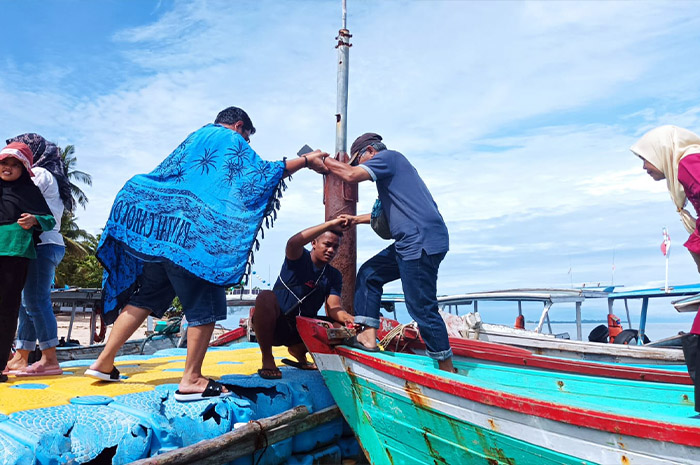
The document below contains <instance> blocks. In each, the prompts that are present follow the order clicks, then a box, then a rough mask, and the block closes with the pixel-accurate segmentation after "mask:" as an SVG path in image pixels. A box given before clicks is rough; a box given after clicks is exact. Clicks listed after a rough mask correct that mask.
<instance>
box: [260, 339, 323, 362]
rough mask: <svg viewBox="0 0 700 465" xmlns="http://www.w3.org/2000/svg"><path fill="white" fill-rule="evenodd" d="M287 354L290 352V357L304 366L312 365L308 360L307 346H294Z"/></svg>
mask: <svg viewBox="0 0 700 465" xmlns="http://www.w3.org/2000/svg"><path fill="white" fill-rule="evenodd" d="M287 352H289V355H291V356H292V357H294V358H295V359H297V361H298V362H299V363H300V364H302V365H308V364H309V363H311V362H309V361H308V360H307V358H306V354H307V353H308V351H307V350H306V346H305V345H304V344H298V345H293V346H291V347H289V348H288V349H287ZM263 367H264V365H263Z"/></svg>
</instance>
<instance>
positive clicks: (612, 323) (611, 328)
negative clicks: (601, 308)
mask: <svg viewBox="0 0 700 465" xmlns="http://www.w3.org/2000/svg"><path fill="white" fill-rule="evenodd" d="M608 332H609V335H610V340H609V342H610V344H612V343H614V342H615V336H617V335H618V334H620V333H621V332H622V325H621V324H620V319H619V318H618V317H616V316H615V315H614V314H612V313H609V314H608Z"/></svg>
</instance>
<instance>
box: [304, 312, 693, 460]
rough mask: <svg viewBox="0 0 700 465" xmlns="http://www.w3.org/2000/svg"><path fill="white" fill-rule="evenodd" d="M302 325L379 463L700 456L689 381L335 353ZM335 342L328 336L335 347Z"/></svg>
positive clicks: (319, 333) (337, 349) (308, 324)
mask: <svg viewBox="0 0 700 465" xmlns="http://www.w3.org/2000/svg"><path fill="white" fill-rule="evenodd" d="M302 320H305V319H301V318H300V319H299V320H298V322H297V326H298V327H299V330H300V334H301V335H302V338H303V339H304V342H305V343H306V345H307V347H308V348H309V350H310V351H311V352H312V354H313V356H314V360H315V361H316V363H317V365H318V366H319V369H320V370H321V373H322V375H323V377H324V379H325V381H326V384H327V386H328V387H329V389H330V391H331V393H332V394H333V396H334V398H335V400H336V402H337V404H338V406H339V407H340V409H341V411H342V412H343V415H344V416H345V418H346V420H347V421H348V423H349V424H350V426H351V427H352V428H353V430H354V431H355V434H356V436H357V437H358V438H359V440H360V442H361V444H362V446H363V448H364V449H365V452H366V454H367V456H368V457H369V458H370V460H371V462H372V463H373V464H381V465H384V464H387V465H388V464H395V463H404V464H424V463H450V464H451V463H470V464H472V463H473V464H481V463H483V464H496V463H502V464H569V463H571V464H574V463H575V464H592V463H601V464H613V463H617V464H671V463H676V464H687V463H694V461H696V460H697V457H698V456H700V455H699V454H700V420H698V419H694V418H690V417H692V416H694V414H695V412H694V411H693V405H692V401H691V400H690V399H692V388H691V387H690V386H678V385H666V384H654V383H641V382H637V381H627V380H606V379H605V378H595V377H584V376H578V375H572V374H565V373H554V374H553V373H551V372H547V371H536V370H529V369H524V368H516V367H508V366H498V365H494V364H488V363H483V362H479V363H466V362H457V363H456V365H457V367H458V369H459V373H458V374H451V373H445V372H441V371H438V370H437V369H436V368H435V366H434V365H435V363H434V362H433V361H431V360H429V359H427V358H426V357H421V356H416V355H407V354H398V353H392V352H382V353H371V354H370V353H367V352H362V351H358V350H355V349H351V348H348V347H344V346H331V345H330V342H331V341H330V340H329V339H328V338H327V337H325V334H324V332H323V330H319V329H318V328H320V326H319V325H318V324H317V323H313V322H312V320H306V321H302ZM324 339H325V340H324Z"/></svg>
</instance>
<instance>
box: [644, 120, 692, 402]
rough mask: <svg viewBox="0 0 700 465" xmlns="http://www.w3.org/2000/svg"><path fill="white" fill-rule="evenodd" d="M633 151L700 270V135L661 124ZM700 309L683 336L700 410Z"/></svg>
mask: <svg viewBox="0 0 700 465" xmlns="http://www.w3.org/2000/svg"><path fill="white" fill-rule="evenodd" d="M630 150H632V153H634V154H635V155H637V156H638V157H639V158H641V159H642V160H643V161H644V165H643V168H644V170H646V172H647V173H648V174H649V176H651V177H652V179H654V180H655V181H661V180H663V179H665V180H666V186H667V187H668V191H669V193H670V194H671V199H672V200H673V203H674V204H675V205H676V210H677V211H678V213H679V215H680V216H681V221H682V222H683V225H684V226H685V228H686V230H688V232H689V233H690V237H688V240H687V241H686V243H685V244H684V245H685V247H686V248H687V249H688V251H689V252H690V255H691V256H692V257H693V260H695V264H696V265H697V266H698V272H700V233H698V229H699V226H700V224H699V223H698V220H696V219H695V217H693V215H692V214H691V213H690V212H689V211H688V210H686V205H687V203H688V202H690V203H691V205H692V206H693V208H694V209H695V214H696V216H698V213H699V212H700V136H698V135H697V134H695V133H693V132H691V131H688V130H687V129H683V128H679V127H676V126H660V127H658V128H655V129H652V130H651V131H649V132H647V133H646V134H644V135H643V136H642V138H641V139H639V140H638V141H637V142H636V143H635V144H634V145H633V146H632V147H630ZM699 340H700V312H698V314H697V315H696V316H695V320H694V321H693V325H692V327H691V329H690V334H688V335H686V336H684V337H683V353H684V354H685V361H686V364H687V365H688V373H689V374H690V377H691V378H693V381H694V383H695V410H696V411H698V412H700V373H699V372H700V357H698V342H699Z"/></svg>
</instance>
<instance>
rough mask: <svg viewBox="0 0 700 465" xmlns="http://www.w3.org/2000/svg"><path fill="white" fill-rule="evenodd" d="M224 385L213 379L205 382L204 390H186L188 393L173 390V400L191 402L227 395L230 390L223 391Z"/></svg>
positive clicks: (229, 393)
mask: <svg viewBox="0 0 700 465" xmlns="http://www.w3.org/2000/svg"><path fill="white" fill-rule="evenodd" d="M223 389H224V385H223V384H221V383H219V382H217V381H214V380H213V379H210V380H209V383H207V387H206V388H205V389H204V392H188V393H183V392H180V390H179V389H178V390H177V391H175V400H176V401H178V402H193V401H196V400H207V399H215V398H221V397H228V396H230V395H231V394H233V393H232V392H230V391H229V392H224V391H223Z"/></svg>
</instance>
